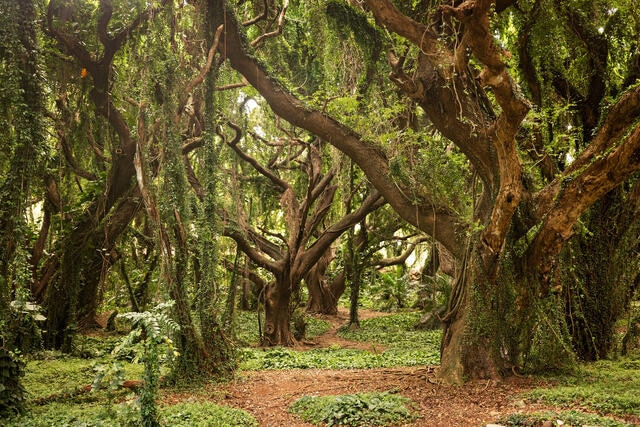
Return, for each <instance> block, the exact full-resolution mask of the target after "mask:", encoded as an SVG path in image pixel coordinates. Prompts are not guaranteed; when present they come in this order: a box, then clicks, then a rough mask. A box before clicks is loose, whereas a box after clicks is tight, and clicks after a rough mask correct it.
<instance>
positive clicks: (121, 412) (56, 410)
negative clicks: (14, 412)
mask: <svg viewBox="0 0 640 427" xmlns="http://www.w3.org/2000/svg"><path fill="white" fill-rule="evenodd" d="M37 409H38V411H35V410H34V411H33V412H32V413H30V414H27V415H25V416H20V417H14V418H12V419H9V420H7V421H6V424H2V425H3V426H5V425H6V426H7V427H22V426H24V427H51V426H56V427H58V426H61V427H137V426H139V425H141V424H140V409H139V407H138V405H136V404H135V402H134V401H129V402H125V403H121V404H119V405H115V407H114V408H113V410H112V411H110V412H107V411H105V410H104V407H103V406H101V404H99V403H89V404H86V403H85V404H81V405H79V404H77V403H75V404H73V403H54V404H51V405H47V407H46V408H37ZM158 422H159V425H160V426H167V427H187V426H188V427H205V426H206V427H254V426H257V425H258V424H257V422H256V420H255V419H254V418H253V417H252V416H251V415H249V414H247V413H246V412H244V411H242V410H240V409H235V408H228V407H225V406H220V405H216V404H214V403H211V402H188V403H179V404H177V405H171V406H165V407H162V408H160V410H159V416H158Z"/></svg>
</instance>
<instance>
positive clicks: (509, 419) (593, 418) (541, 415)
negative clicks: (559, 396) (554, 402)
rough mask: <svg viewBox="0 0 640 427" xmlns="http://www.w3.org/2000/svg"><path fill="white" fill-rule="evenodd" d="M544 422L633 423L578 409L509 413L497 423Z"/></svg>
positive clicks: (526, 425)
mask: <svg viewBox="0 0 640 427" xmlns="http://www.w3.org/2000/svg"><path fill="white" fill-rule="evenodd" d="M545 422H551V423H552V424H551V425H553V426H598V427H631V426H632V425H633V424H627V423H624V422H621V421H617V420H614V419H613V418H609V417H602V416H600V415H595V414H587V413H585V412H580V411H564V412H549V411H547V412H535V413H531V414H511V415H508V416H506V417H502V418H500V419H499V420H498V423H499V424H500V425H502V426H505V427H538V426H541V425H543V423H545Z"/></svg>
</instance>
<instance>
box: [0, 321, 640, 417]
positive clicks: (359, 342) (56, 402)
mask: <svg viewBox="0 0 640 427" xmlns="http://www.w3.org/2000/svg"><path fill="white" fill-rule="evenodd" d="M341 310H342V311H341V313H340V315H339V316H337V317H332V316H320V317H319V318H315V317H310V318H309V321H308V325H309V326H308V328H307V332H308V337H307V340H308V341H309V345H299V346H297V347H294V348H282V347H277V348H260V347H256V344H257V342H258V335H257V334H256V333H254V332H252V331H251V328H252V327H255V325H256V324H257V318H256V315H255V313H254V314H251V313H246V312H239V313H237V318H236V320H237V322H238V324H239V325H241V326H239V327H238V331H237V339H238V341H239V342H243V343H245V344H244V345H246V346H245V347H242V348H241V351H240V354H241V356H240V357H241V358H242V362H241V370H240V371H238V373H237V375H236V379H235V380H234V381H232V382H229V383H222V384H215V383H210V382H206V381H203V382H192V383H189V384H188V386H186V385H185V384H180V386H179V387H167V386H166V385H165V386H163V387H161V389H160V390H159V395H158V422H159V425H161V426H163V425H167V426H169V425H171V426H198V425H202V426H205V425H207V426H216V425H219V426H238V427H243V426H255V425H270V424H269V423H270V422H273V421H272V420H273V419H277V420H280V421H278V422H276V425H288V426H292V427H297V426H299V425H303V424H302V423H303V421H301V419H303V418H304V417H308V418H304V419H308V420H310V422H314V423H319V424H321V425H331V423H333V425H337V424H338V423H342V424H343V425H367V423H370V421H369V420H370V419H375V420H376V421H380V424H378V425H394V424H398V423H402V424H403V425H410V426H420V425H424V423H425V422H429V423H432V424H433V425H443V426H444V425H471V426H473V425H477V426H480V425H485V424H486V423H490V422H499V423H501V424H502V425H505V426H538V425H541V423H542V422H544V421H553V422H556V424H557V420H560V421H562V422H564V423H565V424H564V425H599V426H605V427H608V426H615V427H617V426H627V425H634V423H636V424H637V423H638V422H640V413H639V411H638V407H639V406H638V405H640V397H638V396H637V393H636V391H637V390H638V389H640V375H639V372H638V370H639V368H640V359H637V358H635V359H634V358H633V357H628V358H624V359H623V358H621V359H618V360H611V361H604V360H603V361H599V362H596V363H594V364H588V365H584V366H582V367H581V370H580V374H579V375H577V376H574V377H561V378H557V377H553V378H543V379H540V378H534V377H530V378H522V379H518V382H516V383H512V382H505V383H504V384H494V383H487V382H481V383H471V384H468V385H465V386H464V387H448V386H444V385H443V384H441V383H438V382H437V381H436V380H435V376H434V375H433V372H434V371H435V370H436V369H437V367H435V366H436V365H437V362H438V360H437V355H438V343H439V331H419V330H416V329H415V328H414V325H415V323H416V322H417V320H418V318H419V313H415V312H397V313H392V314H388V313H385V314H383V313H373V312H369V311H367V310H363V319H362V320H361V328H360V329H349V328H346V327H339V326H340V325H344V324H346V323H347V318H346V314H345V311H346V310H344V309H341ZM374 315H375V317H374ZM120 340H121V338H120V337H118V336H115V335H113V336H112V335H105V336H102V337H100V338H97V337H95V336H94V337H83V338H82V339H81V340H79V341H78V343H77V345H76V349H77V350H76V353H77V354H78V355H83V356H84V357H78V356H69V355H64V354H62V353H59V352H41V353H38V354H37V355H35V356H31V357H30V358H29V359H28V363H27V364H26V368H25V377H24V384H25V387H26V389H27V392H28V395H27V396H28V402H27V404H28V408H29V410H28V412H27V413H26V414H25V415H23V416H21V417H17V418H13V419H11V420H10V421H8V422H7V425H9V426H18V425H24V426H51V425H56V426H58V425H60V426H65V425H66V426H124V425H139V419H140V418H139V417H140V408H139V396H138V395H137V394H136V393H135V392H134V391H132V389H130V388H122V387H118V388H115V389H112V390H109V389H108V388H104V389H102V390H95V391H90V385H91V384H92V383H93V382H94V381H95V378H96V375H97V374H98V373H99V372H102V374H104V375H107V374H105V370H107V371H108V370H110V369H112V367H113V358H112V356H111V355H110V352H111V350H113V348H115V347H116V345H117V343H118V342H120ZM316 342H322V343H324V345H325V346H324V347H322V346H318V347H313V346H312V345H311V344H314V343H316ZM331 343H334V344H331ZM349 343H351V344H353V347H354V348H348V347H346V346H347V345H349ZM309 348H311V349H309ZM133 361H135V358H133V357H131V358H125V359H124V360H118V361H117V363H118V364H120V365H121V368H120V369H121V376H122V378H121V379H127V380H138V379H140V378H141V377H142V375H143V365H142V360H140V361H139V362H140V363H134V362H133ZM101 370H102V371H101ZM115 374H116V372H112V373H111V374H109V375H115ZM109 381H111V380H108V379H103V383H104V384H108V383H109ZM114 381H115V380H114ZM88 387H89V388H88ZM52 390H53V391H52ZM389 390H393V392H389ZM396 391H397V392H396ZM403 396H405V397H406V398H409V399H410V400H411V401H413V402H414V403H415V405H412V404H411V403H410V402H409V401H408V400H404V399H405V398H404V397H403ZM294 402H296V403H295V404H294ZM517 402H524V403H522V405H524V407H521V406H520V405H519V404H518V405H516V403H517ZM402 405H404V407H405V409H406V411H405V409H401V407H402ZM231 406H234V407H235V408H232V407H231ZM529 407H530V408H531V410H530V411H529V410H527V411H523V408H529ZM578 408H579V409H578ZM376 411H379V412H384V413H385V414H387V415H385V416H389V417H390V418H385V416H382V415H379V414H378V415H372V414H375V412H376ZM412 411H413V412H412ZM367 414H369V415H367ZM598 414H599V415H598ZM417 415H419V416H420V417H421V418H419V419H414V418H412V417H415V416H417ZM405 416H406V417H408V418H403V417H405ZM368 417H372V418H368ZM396 417H397V418H396ZM456 417H462V418H456ZM216 422H218V424H215V423H216ZM278 423H279V424H278ZM349 423H351V424H349ZM370 425H374V424H372V422H371V423H370Z"/></svg>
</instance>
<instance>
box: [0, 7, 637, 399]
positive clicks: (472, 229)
mask: <svg viewBox="0 0 640 427" xmlns="http://www.w3.org/2000/svg"><path fill="white" fill-rule="evenodd" d="M639 40H640V12H639V11H638V9H637V8H636V7H635V3H634V2H633V1H627V0H610V1H604V0H602V1H601V0H598V1H583V0H570V1H559V0H513V1H509V0H500V1H488V0H466V1H459V0H452V1H438V0H422V1H413V2H407V1H404V0H402V1H397V2H395V3H391V2H390V1H388V0H364V1H342V0H328V1H323V2H319V1H307V0H291V1H289V0H283V1H274V0H262V1H252V0H240V1H237V2H225V1H223V0H198V1H184V2H180V1H178V2H176V1H171V0H162V1H137V0H118V1H110V0H52V1H36V0H24V1H17V0H0V53H1V62H0V81H1V82H2V83H1V86H0V108H1V110H0V120H1V123H0V137H1V138H2V150H1V152H0V178H1V180H0V181H1V182H0V300H1V301H0V326H1V335H2V353H1V354H0V363H3V364H4V365H2V366H7V367H10V369H9V368H7V369H9V370H10V371H11V372H12V374H11V375H7V377H8V378H10V379H9V380H7V381H8V382H7V384H9V383H10V382H11V381H13V380H15V381H18V379H19V374H18V373H19V370H20V369H19V366H20V362H19V357H18V354H27V353H29V352H30V351H34V350H38V349H41V348H50V349H58V350H62V351H64V352H70V351H71V350H72V349H73V347H74V345H75V343H77V337H78V335H79V334H81V333H82V332H84V331H87V330H90V329H92V328H96V327H105V326H106V324H107V323H109V321H113V320H114V318H115V316H116V315H117V314H118V313H120V314H123V313H129V314H127V315H125V317H126V316H129V317H128V318H129V319H130V320H133V321H134V324H137V325H141V326H140V328H141V330H143V331H144V336H145V337H147V338H148V339H149V340H151V341H152V340H153V339H155V338H157V339H159V340H161V338H162V337H164V335H162V334H156V335H154V332H153V331H154V328H159V326H158V325H164V326H168V328H169V330H170V331H171V333H170V336H171V339H172V341H171V342H172V345H174V346H175V348H176V358H175V363H174V366H173V375H174V376H175V377H176V378H189V377H191V376H194V375H195V374H196V373H197V375H202V374H206V375H209V376H211V377H216V378H225V377H227V378H228V377H230V376H232V375H233V372H234V369H235V367H236V356H235V355H234V344H233V337H234V328H233V324H234V323H233V318H234V316H235V313H236V311H237V310H238V309H243V310H257V311H258V312H259V313H260V316H259V317H258V318H259V319H260V320H259V321H258V324H257V325H255V327H256V329H258V332H259V336H260V342H261V344H262V345H264V346H291V345H294V344H295V343H296V342H298V341H300V340H303V339H304V329H305V320H304V319H305V315H304V313H305V312H310V313H325V314H335V313H336V312H337V310H338V305H339V304H340V303H341V302H340V301H342V304H347V305H349V306H350V308H351V313H350V324H351V325H352V326H353V327H354V328H356V327H357V325H358V324H359V318H358V310H357V309H358V305H359V297H360V296H361V288H362V287H367V286H368V287H369V288H370V289H374V290H375V291H376V292H377V295H378V296H379V297H380V298H382V299H384V300H385V301H386V302H387V303H388V304H390V305H393V306H395V307H398V306H400V307H403V306H406V305H407V304H409V303H411V304H413V305H414V308H419V309H421V310H422V311H423V312H424V316H423V322H422V323H423V324H427V323H429V324H430V325H431V327H435V328H438V327H442V328H443V338H442V344H441V366H440V369H439V371H438V375H439V377H440V378H442V379H444V380H446V381H449V382H454V383H460V382H463V381H465V380H468V379H475V378H501V377H504V376H509V375H513V374H515V373H524V372H541V371H549V370H563V369H569V368H570V367H571V366H573V364H575V362H576V361H577V360H597V359H601V358H606V357H607V356H609V355H611V354H612V352H615V353H621V352H622V353H624V352H626V351H627V346H628V345H629V343H631V342H633V337H634V334H637V333H638V331H637V327H635V325H637V323H638V319H637V318H633V316H637V314H633V313H634V312H633V307H634V302H635V303H636V304H637V300H638V292H639V291H638V284H639V283H640V275H639V273H640V265H639V264H640V258H639V256H638V254H639V249H640V246H639V245H640V240H639V236H640V233H639V226H640V221H639V219H640V217H639V215H638V213H639V212H640V185H639V181H638V169H639V168H640V124H639V121H638V118H639V117H640V115H639V113H640V85H638V78H639V77H640V46H639V45H638V41H639ZM408 260H409V261H408ZM411 292H413V293H411ZM409 294H411V295H413V296H412V297H411V298H409V297H408V295H409ZM341 296H342V300H340V298H341ZM163 310H164V311H163ZM103 313H107V314H112V316H111V318H105V316H104V315H103ZM132 313H134V314H132ZM135 313H138V315H135ZM165 313H168V314H165ZM625 316H626V317H625ZM625 318H628V321H627V322H626V324H627V327H626V328H625V331H624V333H625V336H624V339H623V340H622V342H618V341H616V339H615V333H614V332H615V326H616V324H617V323H616V322H619V321H621V320H622V319H625ZM136 322H137V323H136ZM618 324H619V323H618ZM154 337H155V338H154ZM158 342H160V341H158ZM7 372H9V371H7ZM12 384H13V383H12ZM15 384H18V383H17V382H16V383H15ZM3 387H5V386H3ZM6 387H8V388H10V387H9V386H6ZM12 387H13V386H12ZM15 387H16V388H15V389H19V386H18V385H15ZM2 391H3V390H0V392H2ZM11 399H12V398H9V400H11ZM15 399H16V401H19V400H20V399H21V398H20V396H19V393H18V394H16V395H15Z"/></svg>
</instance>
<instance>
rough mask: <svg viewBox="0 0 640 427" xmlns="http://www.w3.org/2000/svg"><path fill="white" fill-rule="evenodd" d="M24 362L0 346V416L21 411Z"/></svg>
mask: <svg viewBox="0 0 640 427" xmlns="http://www.w3.org/2000/svg"><path fill="white" fill-rule="evenodd" d="M23 376H24V362H22V360H20V359H19V358H18V357H17V356H16V355H15V354H14V353H11V352H8V351H7V350H5V349H4V348H1V347H0V417H5V416H9V415H15V414H18V413H20V412H22V411H23V409H24V402H25V388H24V386H23V385H22V382H21V379H22V377H23Z"/></svg>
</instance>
